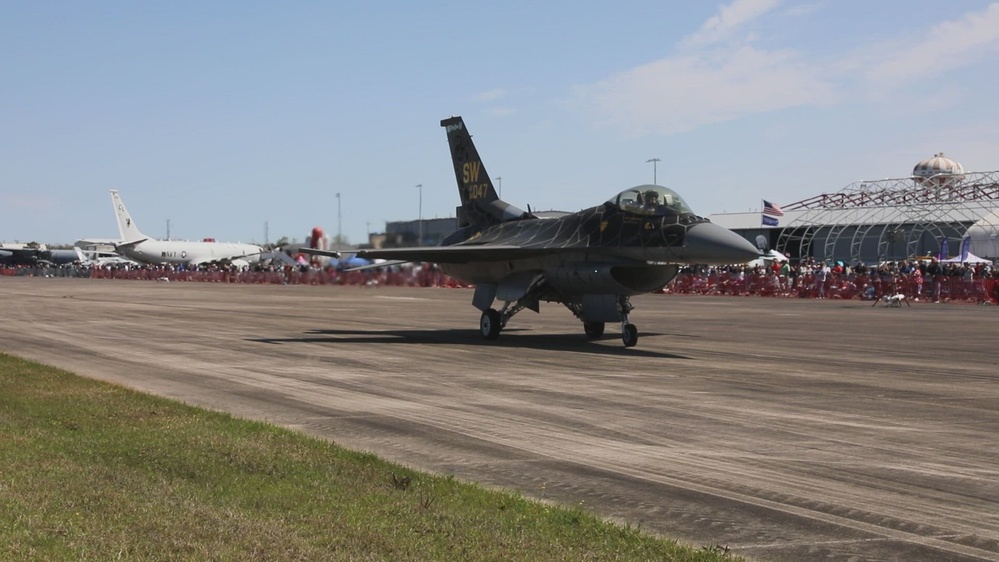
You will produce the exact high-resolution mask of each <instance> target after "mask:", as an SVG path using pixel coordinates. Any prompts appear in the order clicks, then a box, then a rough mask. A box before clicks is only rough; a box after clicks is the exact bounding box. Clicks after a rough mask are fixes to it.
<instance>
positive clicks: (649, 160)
mask: <svg viewBox="0 0 999 562" xmlns="http://www.w3.org/2000/svg"><path fill="white" fill-rule="evenodd" d="M645 162H646V163H648V162H652V184H653V185H659V183H658V181H659V180H658V178H657V177H656V164H658V163H659V162H660V160H659V159H658V158H649V159H648V160H646V161H645Z"/></svg>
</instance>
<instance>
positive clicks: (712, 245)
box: [684, 222, 760, 264]
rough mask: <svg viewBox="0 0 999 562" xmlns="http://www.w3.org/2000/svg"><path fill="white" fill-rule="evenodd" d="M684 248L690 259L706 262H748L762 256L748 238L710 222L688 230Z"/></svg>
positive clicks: (696, 261)
mask: <svg viewBox="0 0 999 562" xmlns="http://www.w3.org/2000/svg"><path fill="white" fill-rule="evenodd" d="M684 249H685V250H686V252H687V259H688V260H690V261H692V262H694V263H704V264H729V263H746V262H748V261H750V260H754V259H756V258H758V257H759V256H760V251H759V250H758V249H757V248H755V247H754V246H753V245H752V244H751V243H750V242H749V241H748V240H746V239H745V238H743V237H742V236H739V235H738V234H736V233H734V232H732V231H731V230H729V229H727V228H724V227H721V226H718V225H717V224H714V223H710V222H704V223H700V224H695V225H694V226H692V227H690V229H689V230H687V234H686V236H685V237H684Z"/></svg>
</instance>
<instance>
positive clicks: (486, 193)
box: [441, 116, 534, 228]
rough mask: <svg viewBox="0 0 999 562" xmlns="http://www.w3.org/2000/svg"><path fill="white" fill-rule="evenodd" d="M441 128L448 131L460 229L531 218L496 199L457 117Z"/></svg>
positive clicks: (468, 135)
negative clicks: (459, 204)
mask: <svg viewBox="0 0 999 562" xmlns="http://www.w3.org/2000/svg"><path fill="white" fill-rule="evenodd" d="M441 127H444V128H445V130H446V131H447V142H448V145H450V147H451V161H452V162H453V163H454V176H455V179H456V180H457V181H458V194H459V195H460V196H461V206H460V207H458V209H457V216H458V226H459V227H462V228H463V227H472V228H484V227H487V226H492V225H494V224H499V223H502V222H507V221H512V220H520V219H525V218H534V217H533V215H531V213H528V212H525V211H523V210H521V209H518V208H517V207H514V206H513V205H510V204H509V203H506V202H505V201H503V200H502V199H500V198H499V195H497V193H496V189H495V188H494V187H493V180H492V179H491V178H490V177H489V174H488V173H487V172H486V167H485V166H483V165H482V159H481V158H479V151H477V150H476V149H475V144H474V143H473V142H472V135H471V134H469V132H468V129H466V128H465V122H464V121H462V119H461V117H460V116H455V117H449V118H447V119H444V120H442V121H441Z"/></svg>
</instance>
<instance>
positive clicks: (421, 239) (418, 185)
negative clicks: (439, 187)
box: [416, 183, 423, 246]
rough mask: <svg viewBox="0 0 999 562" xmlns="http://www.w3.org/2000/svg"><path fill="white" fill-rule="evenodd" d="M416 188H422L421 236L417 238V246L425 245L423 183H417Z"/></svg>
mask: <svg viewBox="0 0 999 562" xmlns="http://www.w3.org/2000/svg"><path fill="white" fill-rule="evenodd" d="M416 189H419V190H420V226H419V230H420V236H419V238H417V240H416V244H417V246H422V245H423V184H422V183H418V184H416Z"/></svg>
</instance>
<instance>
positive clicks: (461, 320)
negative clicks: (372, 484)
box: [0, 278, 999, 562]
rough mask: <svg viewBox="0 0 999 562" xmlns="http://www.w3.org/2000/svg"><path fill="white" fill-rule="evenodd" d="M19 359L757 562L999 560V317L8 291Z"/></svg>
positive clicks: (313, 290) (201, 288) (173, 288)
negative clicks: (516, 310)
mask: <svg viewBox="0 0 999 562" xmlns="http://www.w3.org/2000/svg"><path fill="white" fill-rule="evenodd" d="M0 294H2V295H3V299H2V302H3V304H2V305H0V306H2V310H3V311H4V314H3V322H2V324H0V326H2V328H0V349H3V350H4V351H6V352H9V353H12V354H16V355H20V356H23V357H28V358H31V359H35V360H38V361H41V362H44V363H47V364H51V365H55V366H58V367H61V368H64V369H67V370H70V371H73V372H76V373H79V374H81V375H84V376H88V377H93V378H97V379H101V380H106V381H112V382H115V383H120V384H122V385H125V386H128V387H131V388H135V389H138V390H142V391H146V392H150V393H154V394H158V395H162V396H167V397H170V398H175V399H179V400H181V401H183V402H186V403H189V404H194V405H199V406H206V407H209V408H214V409H219V410H225V411H228V412H231V413H233V414H236V415H238V416H241V417H247V418H254V419H260V420H266V421H270V422H273V423H277V424H280V425H283V426H288V427H292V428H296V429H300V430H302V431H305V432H307V433H310V434H313V435H316V436H320V437H323V438H327V439H332V440H334V441H336V442H338V443H340V444H342V445H345V446H347V447H350V448H354V449H362V450H368V451H371V452H374V453H376V454H378V455H380V456H383V457H385V458H388V459H391V460H394V461H397V462H400V463H403V464H406V465H409V466H412V467H416V468H420V469H425V470H430V471H434V472H438V473H445V474H453V475H456V476H458V477H460V478H463V479H468V480H474V481H477V482H480V483H483V484H485V485H488V486H495V487H501V488H507V489H515V490H518V491H520V492H523V493H525V494H527V495H530V496H533V497H537V498H542V499H545V500H554V501H559V502H564V503H566V504H571V505H582V506H584V507H586V508H590V509H592V510H594V511H596V512H598V513H600V514H603V515H605V516H607V517H609V518H612V519H615V520H618V521H621V522H627V523H629V524H631V525H635V526H639V527H640V528H642V529H645V530H648V531H651V532H655V533H661V534H664V535H667V536H672V537H677V538H679V539H681V540H682V541H684V542H688V543H690V544H693V545H696V546H715V545H720V546H727V547H729V548H730V549H731V550H732V551H733V552H735V553H737V554H739V555H743V556H746V557H748V558H750V559H754V560H774V561H784V560H833V561H869V560H898V561H907V562H912V561H923V560H925V561H930V560H932V561H940V560H948V561H982V560H991V561H999V437H997V436H999V366H997V363H999V354H997V352H996V343H995V333H996V332H995V327H996V325H997V322H999V318H997V315H999V309H997V308H995V307H986V306H974V305H934V304H926V303H914V304H913V305H912V307H911V308H910V307H906V306H904V305H903V307H902V308H884V307H882V306H880V305H879V306H877V307H872V306H871V303H870V302H861V301H814V300H798V299H773V298H748V297H742V298H740V297H692V296H667V295H646V296H642V297H637V298H634V299H632V302H633V303H634V304H635V305H636V309H635V311H634V312H633V313H632V321H633V322H634V323H635V324H636V325H637V326H638V328H639V330H640V336H641V337H640V340H639V342H638V346H637V347H635V348H631V349H625V348H624V347H623V346H622V343H621V339H620V336H619V334H618V330H617V327H616V326H608V334H607V335H606V336H605V337H604V338H603V339H601V340H599V341H587V340H586V338H585V336H584V335H583V333H582V332H583V330H582V325H581V324H580V323H579V322H578V321H577V320H576V319H575V318H573V317H572V315H571V314H570V313H569V312H568V311H567V310H565V309H564V308H563V307H561V306H560V305H542V309H541V310H542V314H540V315H538V314H535V313H533V312H531V311H524V312H522V313H521V314H519V315H518V316H516V317H514V318H513V320H512V321H511V322H510V325H509V326H508V327H507V329H506V330H505V331H504V332H503V333H502V334H501V335H500V338H499V339H498V340H496V341H495V342H484V341H483V340H482V339H481V338H480V336H479V334H478V321H479V313H478V311H477V310H475V309H474V308H472V306H471V304H470V302H471V297H472V292H471V291H470V290H462V289H407V288H363V287H328V286H327V287H309V286H274V285H266V286H249V285H220V284H204V283H156V282H148V281H109V280H88V279H83V280H72V279H24V278H0Z"/></svg>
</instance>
